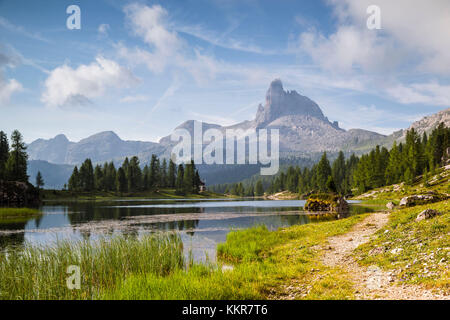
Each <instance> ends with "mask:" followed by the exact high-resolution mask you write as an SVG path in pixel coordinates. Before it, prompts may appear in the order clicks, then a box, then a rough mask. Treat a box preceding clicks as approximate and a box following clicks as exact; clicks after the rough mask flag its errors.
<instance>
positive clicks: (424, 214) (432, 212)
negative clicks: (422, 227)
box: [416, 209, 442, 221]
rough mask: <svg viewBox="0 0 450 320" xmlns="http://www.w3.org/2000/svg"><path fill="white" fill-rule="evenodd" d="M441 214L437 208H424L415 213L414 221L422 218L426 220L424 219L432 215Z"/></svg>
mask: <svg viewBox="0 0 450 320" xmlns="http://www.w3.org/2000/svg"><path fill="white" fill-rule="evenodd" d="M441 214H442V213H440V212H439V211H437V210H433V209H426V210H424V211H422V212H421V213H419V214H418V215H417V218H416V221H422V220H426V219H431V218H434V217H436V216H439V215H441Z"/></svg>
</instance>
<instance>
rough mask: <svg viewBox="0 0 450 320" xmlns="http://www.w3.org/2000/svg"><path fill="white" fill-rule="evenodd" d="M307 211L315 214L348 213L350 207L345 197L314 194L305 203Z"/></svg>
mask: <svg viewBox="0 0 450 320" xmlns="http://www.w3.org/2000/svg"><path fill="white" fill-rule="evenodd" d="M304 209H305V210H306V211H315V212H324V211H325V212H337V213H345V212H348V209H349V206H348V203H347V201H345V200H344V198H343V197H340V196H338V195H336V194H327V193H322V194H312V195H310V196H309V198H308V200H307V201H306V203H305V207H304Z"/></svg>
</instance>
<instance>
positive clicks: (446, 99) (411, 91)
mask: <svg viewBox="0 0 450 320" xmlns="http://www.w3.org/2000/svg"><path fill="white" fill-rule="evenodd" d="M386 92H387V93H388V94H389V95H390V96H391V97H393V98H395V99H396V100H397V101H399V102H400V103H404V104H411V103H423V104H428V105H438V106H449V105H450V86H445V85H440V84H439V83H437V82H436V81H431V82H427V83H413V84H410V85H403V84H399V85H397V86H394V87H392V88H388V89H386Z"/></svg>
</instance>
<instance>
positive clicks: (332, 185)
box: [327, 176, 337, 192]
mask: <svg viewBox="0 0 450 320" xmlns="http://www.w3.org/2000/svg"><path fill="white" fill-rule="evenodd" d="M327 189H328V191H329V192H336V191H337V189H336V184H335V183H334V180H333V177H332V176H328V179H327Z"/></svg>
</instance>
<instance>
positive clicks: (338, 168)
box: [331, 151, 346, 194]
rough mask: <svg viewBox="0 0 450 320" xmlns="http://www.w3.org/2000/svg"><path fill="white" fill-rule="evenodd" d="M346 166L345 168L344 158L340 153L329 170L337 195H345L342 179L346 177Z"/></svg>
mask: <svg viewBox="0 0 450 320" xmlns="http://www.w3.org/2000/svg"><path fill="white" fill-rule="evenodd" d="M345 171H346V166H345V156H344V153H343V152H342V151H340V152H339V155H338V157H337V158H336V160H335V161H334V162H333V167H332V169H331V175H332V177H333V181H334V183H335V184H336V189H337V191H338V192H339V193H341V194H344V193H345V187H344V185H343V183H344V179H345V177H346V172H345Z"/></svg>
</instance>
